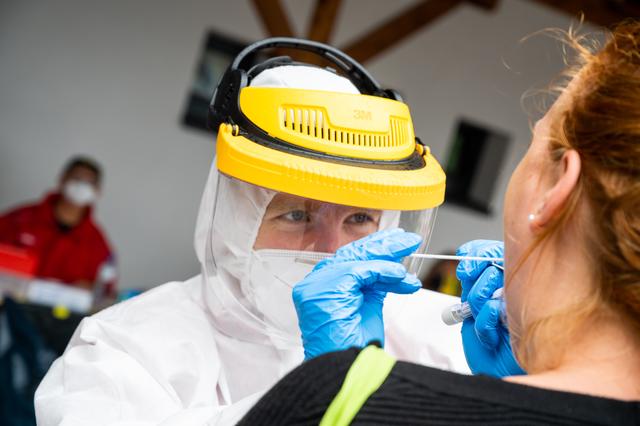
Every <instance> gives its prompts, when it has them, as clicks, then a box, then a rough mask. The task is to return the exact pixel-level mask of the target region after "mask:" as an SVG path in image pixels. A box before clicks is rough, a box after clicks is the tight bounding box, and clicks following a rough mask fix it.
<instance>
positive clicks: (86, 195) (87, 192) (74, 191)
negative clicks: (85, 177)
mask: <svg viewBox="0 0 640 426" xmlns="http://www.w3.org/2000/svg"><path fill="white" fill-rule="evenodd" d="M62 195H64V198H65V199H66V200H67V201H69V202H70V203H72V204H75V205H76V206H79V207H85V206H88V205H91V204H93V203H94V202H95V201H96V199H97V198H98V193H97V191H96V190H95V188H94V187H93V185H91V184H90V183H89V182H85V181H82V180H70V181H68V182H66V183H65V184H64V186H63V187H62Z"/></svg>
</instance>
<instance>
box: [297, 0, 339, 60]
mask: <svg viewBox="0 0 640 426" xmlns="http://www.w3.org/2000/svg"><path fill="white" fill-rule="evenodd" d="M341 3H342V0H316V5H315V8H314V11H313V16H312V18H311V22H310V23H309V30H308V32H307V38H308V39H309V40H314V41H319V42H320V43H328V42H329V40H330V39H331V34H332V32H333V28H334V27H335V23H336V18H337V16H338V9H340V4H341ZM295 59H296V60H298V61H301V62H307V63H311V64H316V65H319V66H324V65H327V63H326V61H324V60H322V59H321V58H320V57H318V56H317V55H314V54H313V53H309V52H300V53H299V54H297V55H295Z"/></svg>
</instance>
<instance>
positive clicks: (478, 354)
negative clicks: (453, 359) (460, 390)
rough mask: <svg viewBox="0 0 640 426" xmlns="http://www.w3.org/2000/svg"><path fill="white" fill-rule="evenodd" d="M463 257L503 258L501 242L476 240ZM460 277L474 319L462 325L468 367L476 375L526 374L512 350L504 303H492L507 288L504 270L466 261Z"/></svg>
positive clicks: (461, 252)
mask: <svg viewBox="0 0 640 426" xmlns="http://www.w3.org/2000/svg"><path fill="white" fill-rule="evenodd" d="M456 254H457V255H459V256H480V257H503V255H504V244H503V243H502V242H501V241H487V240H475V241H470V242H468V243H466V244H463V245H462V246H461V247H460V248H459V249H458V251H457V252H456ZM456 275H457V276H458V279H459V280H460V282H461V283H462V296H461V299H462V301H463V302H465V301H467V302H469V305H470V307H471V313H472V314H473V317H471V318H467V319H466V320H465V321H464V323H463V324H462V344H463V347H464V354H465V357H466V359H467V364H469V368H471V371H472V372H473V373H474V374H487V375H490V376H494V377H506V376H513V375H518V374H526V373H525V371H524V370H523V369H522V368H520V366H519V365H518V362H517V361H516V359H515V357H514V355H513V351H512V350H511V341H510V338H509V330H508V329H507V327H506V325H505V324H503V323H502V321H501V319H500V317H501V315H502V313H503V312H504V301H503V300H502V299H491V296H492V295H493V293H494V292H495V291H496V290H497V289H498V288H501V287H502V286H503V285H504V276H503V273H502V271H501V270H499V269H498V268H496V267H495V266H491V262H489V261H475V260H463V261H461V262H460V263H459V264H458V268H457V270H456Z"/></svg>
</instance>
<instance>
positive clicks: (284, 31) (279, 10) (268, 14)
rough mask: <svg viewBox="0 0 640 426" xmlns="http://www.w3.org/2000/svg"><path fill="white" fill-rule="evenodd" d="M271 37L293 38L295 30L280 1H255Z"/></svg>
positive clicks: (254, 3) (259, 14)
mask: <svg viewBox="0 0 640 426" xmlns="http://www.w3.org/2000/svg"><path fill="white" fill-rule="evenodd" d="M253 5H254V6H255V9H256V11H257V12H258V16H259V17H260V20H261V21H262V25H263V26H264V29H265V30H266V32H267V34H268V35H269V37H278V36H279V37H293V30H292V29H291V24H290V23H289V18H288V17H287V13H286V12H285V11H284V8H283V7H282V4H281V3H280V0H253Z"/></svg>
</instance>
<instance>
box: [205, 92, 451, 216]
mask: <svg viewBox="0 0 640 426" xmlns="http://www.w3.org/2000/svg"><path fill="white" fill-rule="evenodd" d="M239 109H240V111H241V112H242V114H243V115H244V116H245V117H246V119H247V120H248V121H250V122H251V124H252V126H250V127H254V126H255V128H258V129H259V130H260V131H258V132H256V131H255V129H244V128H243V127H241V126H239V125H233V124H229V123H223V124H221V125H220V128H219V131H218V145H217V155H218V163H217V166H218V169H219V170H220V171H221V172H222V173H224V174H227V175H229V176H232V177H235V178H237V179H240V180H243V181H245V182H249V183H252V184H255V185H260V186H263V187H265V188H269V189H272V190H274V191H280V192H287V193H290V194H293V195H297V196H300V197H306V198H311V199H315V200H319V201H324V202H329V203H335V204H344V205H350V206H357V207H364V208H372V209H394V210H422V209H428V208H433V207H436V206H438V205H440V204H441V203H442V202H443V200H444V189H445V174H444V172H443V171H442V168H441V167H440V165H439V164H438V162H437V161H436V160H435V158H434V157H433V156H432V155H431V154H430V151H429V148H428V147H425V146H424V145H422V144H421V143H419V142H417V141H416V138H415V135H414V131H413V123H412V121H411V116H410V114H409V108H408V107H407V105H406V104H404V103H402V102H399V101H396V100H392V99H387V98H382V97H377V96H367V95H354V94H347V93H334V92H324V91H316V90H302V89H290V88H271V87H245V88H243V89H242V90H241V91H240V96H239ZM251 130H253V131H251Z"/></svg>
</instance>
